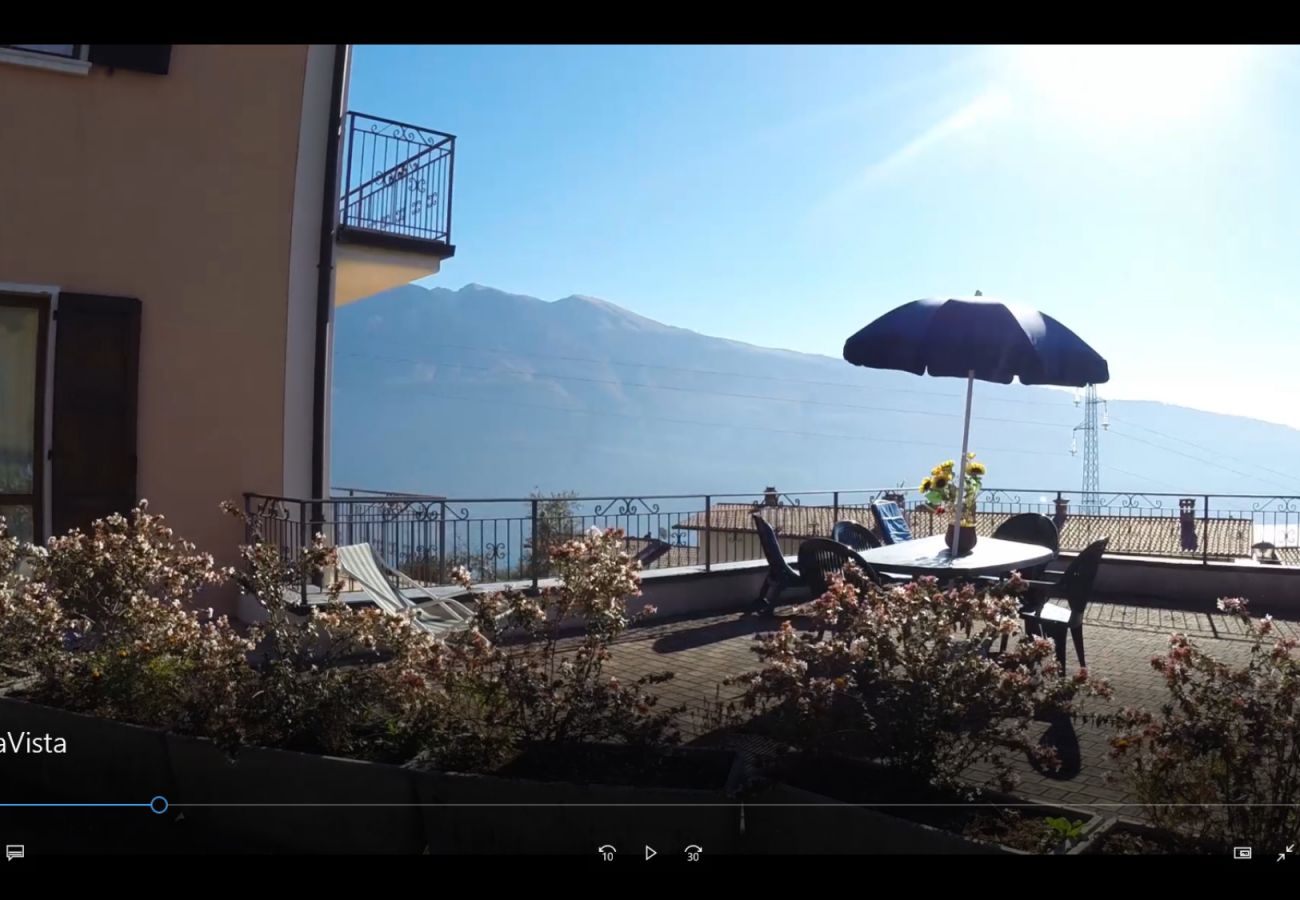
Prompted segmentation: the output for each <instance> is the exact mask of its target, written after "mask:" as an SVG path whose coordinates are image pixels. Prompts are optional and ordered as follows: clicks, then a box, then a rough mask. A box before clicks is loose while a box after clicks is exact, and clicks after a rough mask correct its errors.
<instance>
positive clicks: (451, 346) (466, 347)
mask: <svg viewBox="0 0 1300 900" xmlns="http://www.w3.org/2000/svg"><path fill="white" fill-rule="evenodd" d="M427 346H429V347H445V348H448V349H453V350H469V351H472V352H475V353H495V354H497V355H499V356H526V357H531V358H535V359H558V360H564V361H566V362H579V363H595V364H597V365H609V366H625V367H629V368H634V369H662V370H664V371H669V372H688V373H690V374H692V375H713V376H721V377H724V378H749V379H757V380H761V381H778V382H781V383H782V384H806V385H812V386H815V387H846V388H854V389H856V390H862V389H863V388H869V389H870V390H873V391H881V392H886V393H891V394H919V395H921V396H926V397H950V398H952V399H955V400H961V399H962V397H963V395H962V394H960V393H949V392H948V391H926V390H921V389H917V388H878V387H872V386H871V385H866V384H862V383H860V382H852V381H816V380H811V379H801V378H783V377H782V376H780V375H763V374H760V373H755V372H724V371H721V370H717V369H693V368H690V367H688V366H669V365H665V364H663V363H644V362H626V361H623V360H615V359H596V358H593V357H584V356H563V355H560V354H557V353H529V352H524V351H519V350H503V349H499V348H493V347H472V346H469V345H467V344H447V343H438V342H430V343H429V344H427ZM339 355H340V356H353V357H357V358H361V359H385V360H389V359H391V360H394V361H397V362H408V363H424V364H427V363H429V362H431V361H430V360H422V359H411V358H409V357H400V356H382V357H381V356H372V355H368V354H364V353H341V354H339ZM447 365H450V363H448V364H447ZM983 399H984V400H985V401H987V402H990V403H1019V404H1021V405H1024V406H1051V407H1054V408H1058V409H1059V408H1061V407H1063V406H1064V405H1065V404H1064V403H1051V402H1048V401H1046V400H1021V399H1019V398H1015V397H984V398H983ZM1063 399H1064V395H1063Z"/></svg>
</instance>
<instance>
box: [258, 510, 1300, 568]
mask: <svg viewBox="0 0 1300 900" xmlns="http://www.w3.org/2000/svg"><path fill="white" fill-rule="evenodd" d="M334 493H335V496H333V497H330V498H328V499H318V500H313V499H295V498H288V497H272V496H264V495H260V494H246V495H245V510H246V512H247V513H248V516H249V520H250V526H249V532H250V533H249V538H250V539H258V540H264V541H270V542H273V543H275V544H277V545H278V546H279V547H280V548H281V549H282V551H283V552H285V553H287V554H296V553H297V552H298V551H299V550H300V549H301V547H303V546H304V545H305V544H306V543H308V542H309V541H310V540H311V536H312V535H313V534H315V533H322V534H324V535H325V538H326V540H327V541H328V542H329V543H331V544H334V545H346V544H357V543H362V542H365V543H369V544H370V545H371V547H373V548H374V550H375V551H376V552H377V553H378V554H379V556H380V557H381V558H382V559H383V560H384V561H385V562H386V563H387V564H388V565H389V566H391V567H392V568H394V569H395V570H399V571H401V572H404V573H405V574H406V575H408V576H409V577H411V578H413V579H415V580H417V581H420V582H423V583H425V584H430V585H437V584H446V583H448V582H449V581H450V573H451V570H452V568H453V567H456V566H465V567H466V568H468V569H469V570H470V574H471V576H472V577H473V579H474V580H475V581H476V582H480V583H494V582H501V581H528V582H531V583H533V584H534V585H535V584H536V583H537V582H538V581H539V580H540V579H542V578H545V577H547V575H548V574H549V571H548V562H547V551H548V550H549V548H550V547H552V546H554V545H555V544H556V543H557V542H559V541H562V540H564V539H565V538H567V537H569V536H571V535H574V534H579V533H581V532H583V531H585V530H587V529H590V528H592V527H596V528H601V529H605V528H619V529H621V530H622V531H623V532H624V533H625V534H626V535H627V540H628V548H629V550H630V551H632V552H635V551H636V550H638V549H640V547H641V546H642V544H643V542H645V541H647V540H662V541H667V542H668V543H669V544H670V546H671V549H670V550H669V552H668V553H667V554H665V555H664V556H662V557H661V558H660V559H659V560H658V561H657V562H656V563H654V565H653V568H667V567H679V566H698V567H701V568H703V569H705V570H711V569H712V568H714V567H716V566H719V565H725V564H728V563H737V562H747V561H753V560H759V559H762V558H763V554H762V548H761V547H760V546H759V544H758V540H757V535H756V533H755V531H754V527H753V523H752V520H751V518H750V516H751V514H752V513H753V512H760V513H762V514H763V515H764V517H765V518H766V519H767V520H768V521H769V522H770V523H772V525H773V527H774V529H775V530H776V532H777V535H778V537H779V538H780V539H781V541H782V545H783V549H784V550H785V552H787V553H789V554H791V555H793V554H794V553H796V552H797V549H798V543H799V542H800V541H801V540H803V539H805V538H809V537H826V536H829V534H830V531H831V527H832V526H833V525H834V523H835V522H836V521H839V520H840V519H855V520H857V521H859V522H861V523H863V524H865V525H868V526H870V525H871V524H872V518H871V512H870V504H871V503H872V501H874V500H877V499H880V498H882V497H893V498H895V499H897V500H900V501H901V505H902V506H903V507H904V509H905V511H906V515H907V518H908V521H909V524H910V526H911V529H912V532H913V535H914V536H916V537H923V536H927V535H930V534H937V533H942V532H943V531H944V530H945V529H946V527H947V524H948V519H947V517H946V516H941V515H936V514H935V513H933V512H931V511H930V510H929V509H927V508H926V507H925V506H924V505H922V504H920V503H919V502H916V497H917V495H916V494H915V493H914V492H913V493H911V494H910V495H904V494H903V493H901V492H900V489H899V488H897V487H894V488H880V489H856V490H842V491H803V492H798V493H792V492H785V493H775V492H767V493H758V494H678V495H655V496H624V497H576V498H545V497H530V498H515V499H497V498H493V499H482V500H475V499H449V498H443V497H436V496H429V495H417V494H400V493H384V492H378V491H360V490H356V489H351V490H350V491H349V490H348V489H336V490H335V492H334ZM1022 512H1037V513H1041V514H1043V515H1046V516H1049V517H1051V518H1053V519H1054V520H1055V521H1056V522H1057V526H1058V528H1059V529H1060V532H1061V549H1062V550H1063V551H1065V552H1072V551H1078V550H1081V549H1083V547H1085V546H1087V544H1089V543H1091V542H1092V541H1094V540H1096V539H1098V538H1101V537H1107V538H1109V539H1110V545H1109V549H1108V554H1117V555H1129V556H1154V557H1163V558H1179V559H1184V560H1189V561H1195V562H1200V563H1204V564H1208V563H1211V562H1215V561H1224V560H1231V559H1241V558H1249V557H1251V556H1252V555H1254V556H1262V557H1263V561H1272V560H1269V559H1268V556H1269V555H1270V553H1271V555H1272V556H1274V557H1275V558H1276V559H1277V560H1278V561H1280V562H1281V563H1282V564H1284V565H1291V566H1300V496H1262V495H1208V494H1201V495H1189V494H1153V493H1129V492H1124V493H1098V494H1086V495H1085V494H1081V493H1079V492H1077V491H1044V490H1015V489H1009V490H1003V489H996V490H989V489H986V490H984V491H983V492H982V493H981V494H980V498H979V504H978V513H977V528H978V530H979V532H980V533H981V534H989V533H991V532H992V531H993V530H994V529H995V528H996V527H997V526H998V525H999V524H1000V523H1001V522H1002V521H1004V520H1005V519H1006V518H1007V517H1008V516H1011V515H1014V514H1016V513H1022ZM1263 545H1272V547H1273V548H1274V549H1273V550H1272V551H1267V550H1260V549H1257V548H1259V547H1262V546H1263Z"/></svg>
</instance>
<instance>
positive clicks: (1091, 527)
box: [674, 503, 1300, 565]
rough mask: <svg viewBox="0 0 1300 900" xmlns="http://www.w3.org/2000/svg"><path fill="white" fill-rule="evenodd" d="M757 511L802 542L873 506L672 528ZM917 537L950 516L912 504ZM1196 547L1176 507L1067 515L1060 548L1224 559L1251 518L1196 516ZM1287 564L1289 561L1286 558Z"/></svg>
mask: <svg viewBox="0 0 1300 900" xmlns="http://www.w3.org/2000/svg"><path fill="white" fill-rule="evenodd" d="M1020 511H1022V510H1020V509H1011V510H1007V511H1001V512H994V511H982V512H977V513H976V516H975V528H976V531H977V533H978V534H981V535H990V534H992V533H993V531H994V530H995V529H996V528H997V527H998V526H999V525H1001V524H1002V523H1003V522H1005V521H1006V520H1007V518H1008V517H1009V516H1011V515H1013V514H1015V513H1016V512H1020ZM756 512H757V513H759V514H761V515H762V516H763V518H764V519H766V520H767V522H768V523H769V524H770V525H771V526H772V528H773V530H774V531H775V532H776V533H777V534H778V535H780V536H781V537H785V538H791V539H796V540H803V539H806V538H813V537H829V536H830V533H831V528H832V527H833V526H834V524H835V523H836V522H838V521H840V520H842V519H854V520H856V521H858V522H861V523H862V524H864V525H867V526H868V527H871V526H872V525H873V520H872V516H871V510H870V508H869V507H867V506H864V505H852V506H839V507H833V506H799V505H793V504H790V505H781V506H766V505H758V506H755V505H751V504H745V503H720V504H718V505H716V506H714V507H713V508H712V509H711V510H709V512H708V513H707V515H706V513H703V512H699V513H693V514H691V515H690V516H688V517H686V518H684V519H683V520H682V521H681V522H679V523H678V524H677V525H675V526H674V527H675V528H677V529H681V530H685V531H705V530H710V531H714V532H735V533H739V532H748V531H753V529H754V524H753V520H752V518H751V516H752V515H753V514H754V513H756ZM905 515H906V517H907V521H908V525H909V527H910V528H911V531H912V534H913V536H915V537H928V536H930V535H933V534H941V533H943V532H944V531H945V530H946V529H947V527H948V517H947V516H940V515H937V514H935V513H933V512H931V511H929V510H928V509H921V508H913V509H910V510H907V511H906V513H905ZM1194 524H1195V535H1196V549H1194V550H1186V549H1184V548H1183V546H1182V527H1181V521H1180V517H1179V514H1178V511H1177V510H1171V511H1169V512H1165V511H1163V510H1161V511H1147V510H1144V511H1142V513H1141V514H1138V513H1132V514H1125V515H1090V514H1080V513H1067V515H1066V517H1065V523H1064V526H1063V527H1062V528H1061V549H1062V550H1066V551H1079V550H1082V549H1083V548H1084V547H1086V546H1088V544H1090V543H1092V542H1093V541H1095V540H1098V539H1099V538H1103V537H1106V538H1109V539H1110V546H1109V548H1108V550H1109V552H1111V553H1129V554H1139V555H1152V556H1185V557H1198V558H1199V557H1200V556H1202V555H1203V553H1204V547H1205V545H1206V543H1208V547H1209V555H1210V556H1212V557H1218V558H1223V559H1233V558H1241V557H1249V556H1250V555H1251V550H1250V548H1251V545H1252V543H1253V540H1252V534H1253V532H1252V522H1251V520H1250V519H1249V518H1233V517H1232V516H1220V517H1211V518H1209V519H1205V518H1201V517H1197V518H1196V519H1195V523H1194ZM1287 552H1289V553H1290V555H1291V556H1293V557H1294V558H1295V560H1296V562H1300V549H1295V548H1290V549H1289V551H1288V549H1286V548H1279V550H1278V554H1279V556H1282V555H1283V554H1284V553H1287ZM1284 561H1285V562H1290V564H1292V565H1294V564H1296V562H1292V561H1291V560H1290V559H1287V558H1285V557H1284Z"/></svg>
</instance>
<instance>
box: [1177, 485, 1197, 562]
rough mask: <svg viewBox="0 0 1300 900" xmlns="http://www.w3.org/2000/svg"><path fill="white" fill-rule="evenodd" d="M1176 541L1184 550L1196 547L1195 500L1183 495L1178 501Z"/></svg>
mask: <svg viewBox="0 0 1300 900" xmlns="http://www.w3.org/2000/svg"><path fill="white" fill-rule="evenodd" d="M1178 532H1179V534H1178V542H1179V545H1180V546H1181V547H1182V548H1183V549H1184V550H1195V549H1196V501H1195V500H1194V499H1193V498H1191V497H1184V498H1182V499H1181V500H1179V501H1178Z"/></svg>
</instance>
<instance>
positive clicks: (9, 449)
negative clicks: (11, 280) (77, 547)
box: [0, 293, 49, 540]
mask: <svg viewBox="0 0 1300 900" xmlns="http://www.w3.org/2000/svg"><path fill="white" fill-rule="evenodd" d="M48 302H49V300H48V298H47V297H44V296H40V295H30V294H29V295H24V294H4V293H0V516H4V518H5V521H6V523H7V525H8V528H9V531H10V533H11V534H13V535H14V536H15V537H17V538H18V539H20V540H32V539H33V538H36V539H39V537H40V535H41V512H42V506H43V503H42V500H43V499H44V479H43V477H42V476H43V463H44V443H45V441H44V437H45V434H44V432H45V421H44V420H45V415H44V413H45V341H46V325H45V321H46V308H47V304H48Z"/></svg>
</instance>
